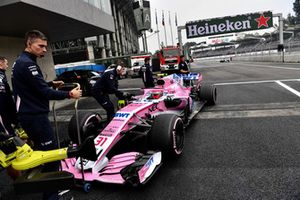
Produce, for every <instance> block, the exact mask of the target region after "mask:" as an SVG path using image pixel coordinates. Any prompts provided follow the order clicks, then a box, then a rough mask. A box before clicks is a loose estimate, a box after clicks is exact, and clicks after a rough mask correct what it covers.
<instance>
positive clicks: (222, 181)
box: [0, 61, 300, 200]
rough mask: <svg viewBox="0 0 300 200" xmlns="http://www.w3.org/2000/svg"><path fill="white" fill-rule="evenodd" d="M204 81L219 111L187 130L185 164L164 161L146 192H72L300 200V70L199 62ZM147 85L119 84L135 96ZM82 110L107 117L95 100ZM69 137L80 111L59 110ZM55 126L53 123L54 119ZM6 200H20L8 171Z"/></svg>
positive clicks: (104, 199) (96, 188)
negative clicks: (70, 126) (214, 92)
mask: <svg viewBox="0 0 300 200" xmlns="http://www.w3.org/2000/svg"><path fill="white" fill-rule="evenodd" d="M192 70H193V71H195V72H201V73H202V74H203V78H204V81H205V82H209V83H212V84H215V85H216V87H217V90H218V99H217V105H216V106H212V107H205V108H204V109H203V110H202V111H201V112H200V113H199V114H198V115H197V116H196V117H195V119H194V120H193V122H192V123H191V125H190V126H189V127H188V129H187V131H186V141H185V149H184V153H183V155H182V156H181V158H180V159H178V160H174V161H169V162H167V163H164V165H163V166H162V168H161V169H160V170H159V171H158V173H157V174H156V175H155V176H154V177H153V179H152V180H151V181H150V182H149V183H148V184H147V185H145V186H144V187H141V188H131V187H128V186H118V185H109V184H102V183H93V185H92V189H91V192H90V193H88V194H85V193H84V192H83V191H82V188H75V189H72V190H71V192H70V195H73V196H74V197H75V199H101V200H110V199H114V200H123V199H124V200H127V199H144V200H146V199H147V200H148V199H149V200H150V199H151V200H152V199H161V200H162V199H189V200H190V199H192V200H194V199H195V200H199V199H272V200H273V199H300V132H299V130H300V123H299V120H300V102H299V100H300V64H283V63H245V62H243V63H238V62H231V63H218V62H214V63H212V62H210V63H209V62H207V63H204V62H197V61H196V62H194V63H193V64H192ZM141 87H142V82H141V80H140V79H126V80H121V81H120V88H123V89H126V90H130V91H131V90H134V91H135V92H137V93H138V91H137V90H136V89H137V88H141ZM79 109H89V110H91V111H95V110H96V111H99V112H100V113H101V114H103V116H104V117H105V112H103V110H102V109H101V107H100V106H99V105H98V104H97V102H96V101H95V100H93V99H92V98H86V99H83V100H81V101H80V102H79ZM57 114H58V121H59V133H60V138H61V139H67V138H68V136H67V131H66V130H67V126H68V120H69V119H70V118H71V116H72V114H73V106H72V105H69V106H66V107H64V108H62V109H60V110H58V112H57ZM50 119H51V120H52V118H51V117H50ZM0 178H1V185H0V191H1V193H2V198H3V199H39V198H40V196H39V194H37V195H31V194H30V195H23V196H18V195H15V194H14V192H13V188H12V187H11V183H12V182H11V180H10V179H9V178H8V177H7V176H6V175H5V173H4V172H2V173H1V176H0Z"/></svg>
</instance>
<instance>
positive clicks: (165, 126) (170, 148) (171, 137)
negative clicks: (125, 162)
mask: <svg viewBox="0 0 300 200" xmlns="http://www.w3.org/2000/svg"><path fill="white" fill-rule="evenodd" d="M149 144H150V148H151V149H153V150H160V151H161V152H162V155H163V158H164V159H165V158H177V157H179V156H180V155H181V154H182V151H183V147H184V126H183V122H182V119H181V118H180V117H178V116H177V115H174V114H161V115H158V116H157V117H156V118H155V119H154V123H153V125H152V130H151V133H150V134H149Z"/></svg>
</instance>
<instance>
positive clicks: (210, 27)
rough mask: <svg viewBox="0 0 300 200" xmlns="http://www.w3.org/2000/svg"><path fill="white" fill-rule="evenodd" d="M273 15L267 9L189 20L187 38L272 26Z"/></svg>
mask: <svg viewBox="0 0 300 200" xmlns="http://www.w3.org/2000/svg"><path fill="white" fill-rule="evenodd" d="M272 17H273V15H272V12H271V11H266V12H262V13H250V14H244V15H237V16H227V17H223V18H213V19H206V20H199V21H193V22H188V23H186V25H185V26H186V32H187V38H195V37H203V36H209V35H218V34H225V33H233V32H242V31H250V30H258V29H265V28H270V27H273V20H272Z"/></svg>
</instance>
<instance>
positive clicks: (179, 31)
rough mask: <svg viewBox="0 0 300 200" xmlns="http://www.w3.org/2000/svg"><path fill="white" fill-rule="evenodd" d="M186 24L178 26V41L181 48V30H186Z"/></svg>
mask: <svg viewBox="0 0 300 200" xmlns="http://www.w3.org/2000/svg"><path fill="white" fill-rule="evenodd" d="M184 29H185V26H177V34H178V43H179V46H180V48H182V34H181V30H184Z"/></svg>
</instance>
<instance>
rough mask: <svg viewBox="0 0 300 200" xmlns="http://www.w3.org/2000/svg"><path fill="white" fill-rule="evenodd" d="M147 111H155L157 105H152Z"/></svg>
mask: <svg viewBox="0 0 300 200" xmlns="http://www.w3.org/2000/svg"><path fill="white" fill-rule="evenodd" d="M148 110H149V112H153V111H155V110H157V103H154V104H153V105H152V106H151V107H150V108H149V109H148Z"/></svg>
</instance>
